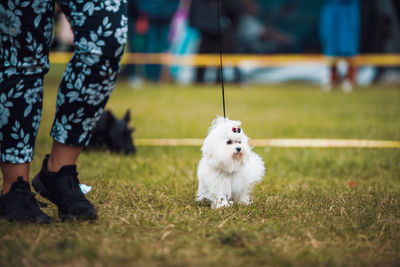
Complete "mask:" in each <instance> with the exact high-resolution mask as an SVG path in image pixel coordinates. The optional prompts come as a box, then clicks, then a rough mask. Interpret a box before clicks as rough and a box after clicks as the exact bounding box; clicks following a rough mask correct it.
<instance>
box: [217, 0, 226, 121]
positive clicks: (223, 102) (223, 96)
mask: <svg viewBox="0 0 400 267" xmlns="http://www.w3.org/2000/svg"><path fill="white" fill-rule="evenodd" d="M220 2H221V1H220V0H218V1H217V8H218V32H219V59H220V68H219V69H220V75H221V85H222V106H223V109H224V118H226V115H225V88H224V69H223V67H222V34H221V14H220V4H221V3H220Z"/></svg>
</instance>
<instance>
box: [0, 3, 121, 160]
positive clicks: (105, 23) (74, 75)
mask: <svg viewBox="0 0 400 267" xmlns="http://www.w3.org/2000/svg"><path fill="white" fill-rule="evenodd" d="M57 2H58V4H59V6H60V8H61V9H62V11H63V12H64V13H65V15H66V17H67V18H68V20H69V22H70V24H71V27H72V30H73V33H74V47H75V50H74V55H73V57H72V58H71V60H70V62H69V63H68V66H67V69H66V71H65V73H64V76H63V78H62V81H61V83H60V86H59V89H58V95H57V103H56V115H55V119H54V122H53V126H52V130H51V133H50V135H51V136H52V137H53V139H54V140H56V141H57V142H60V143H63V144H67V145H71V146H85V145H87V144H88V142H89V139H90V137H91V133H92V131H93V129H94V127H95V125H96V122H97V120H98V119H99V118H100V116H101V114H102V112H103V109H104V106H105V105H106V103H107V100H108V98H109V96H110V94H111V92H112V90H113V88H114V85H115V81H116V78H117V74H118V72H119V61H120V59H121V57H122V54H123V50H124V45H125V43H126V36H127V16H126V0H57ZM54 8H55V0H6V1H1V2H0V161H1V162H8V163H26V162H30V161H32V158H33V150H34V146H35V139H36V135H37V131H38V128H39V123H40V118H41V112H42V96H43V77H44V75H45V74H46V73H47V72H48V70H49V60H48V54H49V47H50V44H51V42H52V39H53V25H54Z"/></svg>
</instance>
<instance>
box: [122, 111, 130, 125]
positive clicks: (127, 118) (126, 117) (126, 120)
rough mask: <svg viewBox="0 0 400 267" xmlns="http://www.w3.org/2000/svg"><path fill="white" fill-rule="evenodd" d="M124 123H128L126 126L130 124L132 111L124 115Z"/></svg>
mask: <svg viewBox="0 0 400 267" xmlns="http://www.w3.org/2000/svg"><path fill="white" fill-rule="evenodd" d="M122 120H123V121H125V122H126V124H128V122H129V121H130V120H131V110H130V109H128V110H127V111H126V113H125V115H124V118H123V119H122Z"/></svg>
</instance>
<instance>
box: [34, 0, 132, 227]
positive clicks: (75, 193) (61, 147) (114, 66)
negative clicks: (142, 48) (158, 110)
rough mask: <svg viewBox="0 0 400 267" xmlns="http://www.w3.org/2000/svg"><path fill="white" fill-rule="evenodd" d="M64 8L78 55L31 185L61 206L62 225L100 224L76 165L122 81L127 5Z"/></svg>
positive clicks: (73, 3)
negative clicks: (78, 222)
mask: <svg viewBox="0 0 400 267" xmlns="http://www.w3.org/2000/svg"><path fill="white" fill-rule="evenodd" d="M59 3H60V7H61V8H62V10H63V11H64V13H65V14H66V16H67V18H68V20H69V21H70V23H71V26H72V29H73V32H74V43H75V51H74V55H73V57H72V59H71V60H70V62H69V64H68V67H67V70H66V71H65V73H64V77H63V80H62V81H61V84H60V87H59V91H58V96H57V109H56V115H55V119H54V123H53V127H52V130H51V133H50V135H51V136H52V137H53V145H52V149H51V153H50V155H47V156H46V157H45V159H44V160H43V165H42V168H41V170H40V172H39V173H38V174H37V175H36V176H35V178H34V179H33V181H32V185H33V187H34V188H35V190H36V191H37V192H39V193H40V194H41V195H42V196H44V197H46V198H48V199H49V200H50V201H52V202H53V203H54V204H56V205H57V207H58V213H59V217H60V218H61V219H63V220H64V219H73V218H78V219H96V218H97V213H96V211H95V210H94V208H93V206H92V204H91V203H90V202H89V201H88V200H87V199H86V197H85V196H84V195H83V193H82V191H81V190H80V188H79V180H78V177H77V175H78V173H77V171H76V169H77V168H76V161H77V159H78V157H79V155H80V153H81V151H82V149H83V147H84V146H86V145H87V144H88V143H89V141H90V137H91V135H92V133H93V130H94V128H95V126H96V123H97V121H98V120H99V119H100V117H101V115H102V113H103V109H104V107H105V105H106V103H107V100H108V98H109V96H110V94H111V92H112V90H113V88H114V85H115V82H116V79H117V75H118V72H119V67H120V66H119V61H120V60H121V58H122V54H123V50H124V45H125V43H126V35H127V16H126V1H121V2H112V1H109V2H106V1H104V2H103V1H102V2H101V3H97V4H95V5H96V6H93V7H92V8H89V9H88V8H87V5H86V2H82V1H78V0H76V1H67V0H65V1H60V2H59ZM77 14H79V15H77Z"/></svg>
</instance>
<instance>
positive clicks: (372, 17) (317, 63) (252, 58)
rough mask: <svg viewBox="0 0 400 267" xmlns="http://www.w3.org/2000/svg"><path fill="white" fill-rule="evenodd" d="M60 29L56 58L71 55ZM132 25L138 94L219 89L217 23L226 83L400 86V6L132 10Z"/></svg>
mask: <svg viewBox="0 0 400 267" xmlns="http://www.w3.org/2000/svg"><path fill="white" fill-rule="evenodd" d="M218 3H220V10H219V11H220V22H218ZM57 20H58V23H57V27H56V39H55V42H54V44H53V51H58V52H65V51H72V50H73V36H72V32H71V29H70V27H69V25H68V22H67V20H66V19H65V16H64V15H63V14H62V13H61V12H59V13H58V16H57ZM128 20H129V30H128V45H127V47H126V54H125V56H124V59H123V61H122V63H123V66H122V71H121V78H125V79H127V80H128V81H129V84H130V86H131V87H133V88H135V89H139V88H140V87H141V85H142V84H143V83H148V82H156V83H172V82H173V83H182V84H195V83H196V84H197V83H200V84H202V83H210V84H212V83H218V82H219V81H220V80H221V75H220V72H219V54H218V53H219V45H220V39H219V38H220V35H219V28H218V23H220V26H221V37H222V38H221V46H222V52H223V55H224V56H223V62H224V73H223V75H224V79H225V80H226V81H228V82H232V83H239V84H246V83H257V84H264V83H281V82H292V81H296V82H298V81H302V82H310V83H314V84H320V85H321V88H322V89H323V90H331V89H332V88H334V87H335V86H336V85H339V86H341V88H342V89H343V90H344V91H346V92H349V91H351V90H352V89H353V88H354V87H356V86H360V85H370V84H374V83H385V84H396V85H397V84H400V67H399V66H400V56H399V55H400V1H399V0H317V1H315V0H220V2H218V1H217V0H128Z"/></svg>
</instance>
